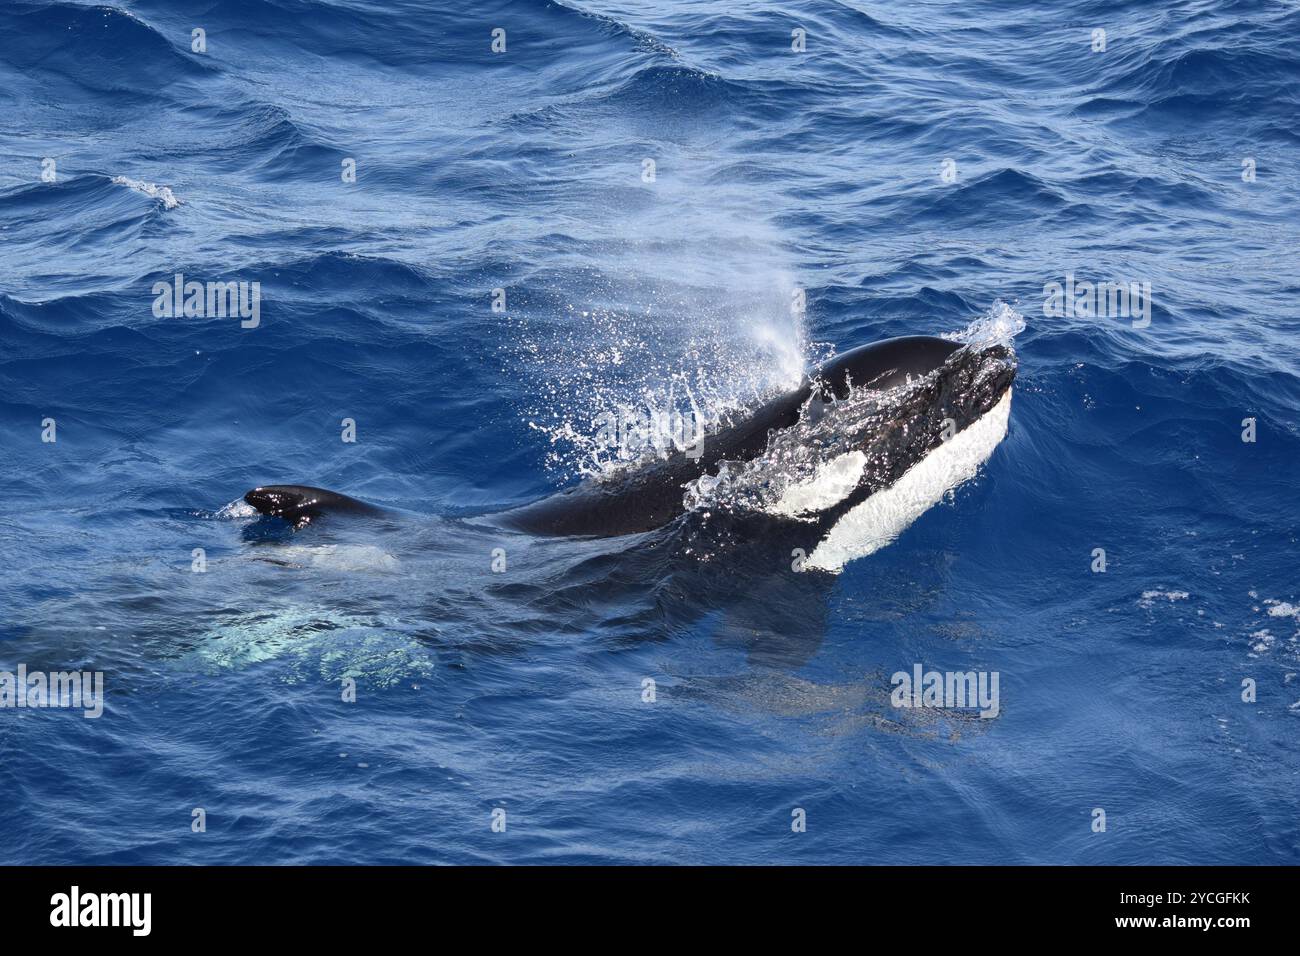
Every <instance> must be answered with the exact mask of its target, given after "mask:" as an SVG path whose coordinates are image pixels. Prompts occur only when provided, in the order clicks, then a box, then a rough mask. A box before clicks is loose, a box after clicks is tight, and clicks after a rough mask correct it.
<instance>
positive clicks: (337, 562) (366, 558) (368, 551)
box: [269, 544, 401, 571]
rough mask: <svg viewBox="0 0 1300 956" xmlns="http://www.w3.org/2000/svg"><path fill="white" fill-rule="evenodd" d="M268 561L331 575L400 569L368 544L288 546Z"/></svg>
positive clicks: (379, 549)
mask: <svg viewBox="0 0 1300 956" xmlns="http://www.w3.org/2000/svg"><path fill="white" fill-rule="evenodd" d="M269 560H273V561H276V562H277V563H282V564H291V565H294V566H296V567H312V568H324V569H326V570H329V571H396V570H398V569H399V568H400V567H401V563H400V562H399V561H398V560H397V558H395V557H393V555H391V554H389V553H388V552H387V551H385V550H384V549H383V548H377V547H375V546H374V545H368V544H321V545H315V546H312V547H307V546H300V545H287V546H285V547H280V548H276V549H274V552H273V554H271V555H270V556H269Z"/></svg>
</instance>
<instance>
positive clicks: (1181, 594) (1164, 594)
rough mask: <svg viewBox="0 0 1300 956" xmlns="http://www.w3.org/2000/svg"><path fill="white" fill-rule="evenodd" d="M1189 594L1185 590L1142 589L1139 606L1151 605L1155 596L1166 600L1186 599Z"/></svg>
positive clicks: (1154, 600)
mask: <svg viewBox="0 0 1300 956" xmlns="http://www.w3.org/2000/svg"><path fill="white" fill-rule="evenodd" d="M1189 597H1191V595H1190V594H1188V593H1187V592H1186V591H1143V592H1142V597H1141V599H1140V600H1139V601H1138V605H1139V606H1140V607H1151V606H1152V605H1153V604H1154V603H1155V602H1156V599H1157V598H1164V599H1165V600H1167V601H1170V602H1173V601H1186V600H1187V599H1188V598H1189Z"/></svg>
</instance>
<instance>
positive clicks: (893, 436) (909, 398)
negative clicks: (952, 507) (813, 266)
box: [244, 335, 1016, 537]
mask: <svg viewBox="0 0 1300 956" xmlns="http://www.w3.org/2000/svg"><path fill="white" fill-rule="evenodd" d="M1015 371H1016V365H1015V358H1014V353H1012V352H1011V351H1010V349H1008V348H1006V347H1004V346H1001V345H993V346H989V347H986V348H983V349H976V348H975V347H974V346H963V345H961V344H960V343H957V342H952V341H949V340H947V339H941V338H934V337H931V336H919V335H918V336H904V337H901V338H893V339H886V340H884V341H881V342H875V343H872V344H869V345H863V346H860V347H858V348H855V349H852V350H850V351H847V352H844V353H842V354H840V355H838V356H836V357H834V358H832V359H830V360H829V361H827V362H826V363H824V364H823V365H821V366H820V367H819V368H817V369H816V370H815V371H814V372H813V373H812V374H811V375H809V376H806V377H805V378H804V380H803V381H802V383H801V384H800V385H799V386H798V387H797V388H795V389H793V390H791V391H790V392H787V393H785V394H783V395H780V396H778V397H776V398H774V399H772V400H771V401H768V402H767V403H765V404H763V405H762V406H760V407H759V408H757V409H756V410H755V411H754V412H752V413H751V414H750V415H748V416H747V417H745V418H744V419H742V420H741V421H739V422H737V423H735V424H732V425H729V426H728V427H725V428H722V429H720V430H717V431H716V432H714V433H712V434H706V436H705V437H704V440H703V445H702V448H701V449H700V450H699V454H698V455H696V456H694V457H692V456H691V455H688V454H686V453H685V452H684V451H681V450H678V451H675V452H674V453H673V454H670V455H668V456H667V457H666V458H657V459H654V460H651V461H649V462H648V463H646V464H643V465H641V466H639V467H636V468H632V469H625V470H623V471H621V472H619V473H617V474H616V475H614V476H611V477H609V478H603V479H600V480H596V479H589V480H587V481H584V482H582V483H581V484H579V485H576V486H575V487H573V488H570V489H567V490H565V491H562V492H559V493H558V494H555V495H552V496H551V497H549V498H545V499H543V500H541V501H538V502H535V503H533V504H530V505H525V506H523V507H520V508H515V509H513V510H510V511H506V512H502V513H500V514H498V515H496V516H494V517H493V519H492V520H493V521H494V522H495V523H496V524H498V525H500V526H503V527H506V528H510V529H514V530H518V531H524V532H529V533H532V534H539V535H569V536H594V537H614V536H618V535H627V534H636V533H639V532H646V531H652V530H654V529H656V528H660V527H663V526H664V525H666V524H668V523H669V522H671V521H672V520H673V519H674V518H676V517H678V516H679V515H681V514H682V513H683V512H684V511H685V510H686V507H687V506H686V503H685V492H686V487H687V485H688V484H689V483H691V482H693V481H696V480H697V479H701V478H704V477H706V476H716V475H717V474H718V472H719V470H720V469H721V468H722V467H723V466H724V463H726V462H749V461H752V460H753V459H755V458H757V457H758V456H760V455H762V454H763V453H764V452H765V451H766V450H767V449H768V447H769V442H770V441H771V440H772V438H773V436H774V435H775V434H776V433H780V432H784V431H785V430H787V429H790V428H793V427H795V426H796V425H798V424H799V423H800V422H801V421H802V422H810V421H816V420H818V419H819V418H820V417H821V416H823V415H825V414H826V412H827V410H828V409H829V408H831V407H833V406H834V403H835V402H837V401H840V400H844V399H847V398H848V397H849V395H850V393H851V392H852V393H853V394H863V393H864V392H868V393H878V394H879V396H880V397H881V400H882V405H881V408H880V409H878V410H877V412H876V414H874V415H872V416H869V418H868V420H867V421H865V422H861V423H857V424H856V425H854V426H853V427H856V428H857V429H858V431H855V432H853V434H851V435H849V436H848V438H849V439H850V442H849V444H850V445H851V447H852V448H853V449H854V450H855V451H854V452H853V453H851V455H850V456H849V457H852V458H853V461H851V462H850V463H849V464H850V465H851V466H852V468H854V469H856V474H853V473H850V475H849V482H848V484H847V486H846V487H844V488H843V493H842V494H838V495H836V496H835V497H834V499H833V500H829V501H822V502H820V504H819V505H818V506H817V507H816V509H815V510H816V512H817V514H816V515H815V520H813V521H812V522H811V523H812V524H813V525H814V526H815V530H816V532H817V534H818V535H819V537H820V535H821V534H822V533H823V532H824V530H825V529H826V528H830V527H832V526H833V525H834V523H835V522H836V521H837V520H838V519H839V518H840V517H842V516H844V515H846V514H848V513H849V512H851V511H852V510H853V509H854V508H855V507H857V506H859V505H861V504H863V503H864V502H866V501H867V500H868V499H870V498H871V497H872V496H873V495H875V494H876V493H877V492H880V491H882V490H884V489H887V488H889V487H890V486H893V485H894V484H895V483H897V482H899V480H900V479H901V478H902V477H903V476H904V475H905V474H907V473H908V472H909V470H911V469H912V468H913V466H914V465H916V464H918V463H919V462H921V461H922V460H923V459H925V458H926V457H927V456H929V455H930V454H931V453H932V452H935V451H937V450H938V449H939V448H940V447H941V446H942V445H943V444H944V443H945V442H947V441H949V440H950V439H952V438H953V437H955V436H956V435H958V434H960V433H962V432H964V431H965V430H966V429H967V428H968V427H969V426H970V425H971V424H973V423H975V422H977V421H979V420H980V419H981V418H983V417H984V416H985V415H987V414H988V413H989V412H990V411H991V410H993V409H994V408H995V407H997V406H999V404H1000V403H1002V402H1003V400H1004V398H1005V397H1006V396H1007V394H1008V393H1009V390H1010V388H1011V383H1012V380H1013V379H1014V377H1015ZM1000 437H1001V435H1000V433H999V434H998V435H997V438H1000ZM990 450H991V449H990ZM985 454H987V452H985ZM244 500H245V501H246V502H247V503H248V504H249V505H251V506H252V507H253V508H254V509H256V510H257V511H258V512H260V513H262V514H265V515H273V516H277V517H280V518H284V519H285V520H287V521H289V522H291V523H293V524H294V525H296V526H299V527H301V526H302V525H305V524H307V523H309V522H311V521H312V520H314V519H315V518H317V517H319V516H321V515H322V514H326V513H331V512H341V513H360V514H365V513H380V511H381V509H379V508H376V507H375V506H373V505H369V504H366V503H365V502H362V501H358V500H357V499H355V498H350V497H348V496H346V495H342V494H338V493H336V492H331V491H326V490H324V489H321V488H313V487H309V486H305V485H268V486H264V487H258V488H254V489H253V490H252V491H249V492H248V493H247V494H246V495H245V496H244Z"/></svg>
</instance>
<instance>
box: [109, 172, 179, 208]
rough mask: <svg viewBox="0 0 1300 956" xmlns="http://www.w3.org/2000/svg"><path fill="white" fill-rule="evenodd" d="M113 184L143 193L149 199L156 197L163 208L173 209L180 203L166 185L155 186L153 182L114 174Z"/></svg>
mask: <svg viewBox="0 0 1300 956" xmlns="http://www.w3.org/2000/svg"><path fill="white" fill-rule="evenodd" d="M113 184H114V185H116V186H126V187H127V188H128V189H134V190H135V191H136V192H138V193H143V194H144V195H146V196H148V197H149V198H150V199H157V200H158V201H159V202H161V203H162V204H163V208H164V209H175V208H176V207H177V206H179V205H180V204H181V201H180V200H179V199H177V198H176V194H175V193H174V192H172V191H171V188H170V187H168V186H155V185H154V184H153V183H146V182H144V181H143V180H139V179H130V178H129V177H126V176H114V177H113Z"/></svg>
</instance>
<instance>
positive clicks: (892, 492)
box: [805, 389, 1011, 574]
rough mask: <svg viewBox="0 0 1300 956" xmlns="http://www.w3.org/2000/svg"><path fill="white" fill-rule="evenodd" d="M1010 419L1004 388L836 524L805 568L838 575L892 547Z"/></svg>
mask: <svg viewBox="0 0 1300 956" xmlns="http://www.w3.org/2000/svg"><path fill="white" fill-rule="evenodd" d="M1010 416H1011V390H1010V389H1008V390H1007V393H1006V394H1005V395H1003V396H1002V398H1001V399H1000V400H999V401H998V403H997V404H996V405H994V406H993V408H991V409H989V411H987V412H986V413H985V414H983V415H981V416H980V417H979V418H978V419H976V420H975V421H974V422H972V423H971V424H970V425H968V426H967V427H966V428H964V429H962V430H961V431H960V432H958V433H957V434H956V435H954V436H953V437H952V438H950V439H949V440H948V441H946V442H944V443H943V444H941V445H940V446H939V447H938V448H936V449H934V450H933V451H932V452H930V454H928V455H926V456H925V457H924V458H922V459H921V460H920V461H918V462H917V463H916V464H915V465H913V466H912V467H911V468H909V469H908V470H907V473H906V474H904V475H903V477H902V478H900V479H898V481H896V482H894V483H893V484H892V485H890V486H889V487H888V488H883V489H881V490H880V491H878V492H876V493H875V494H874V495H872V496H871V497H870V498H868V499H867V500H866V501H864V502H862V503H861V504H860V505H858V506H857V507H855V508H854V509H853V510H852V511H850V512H849V513H848V514H846V515H845V516H844V517H843V518H841V519H840V520H839V521H837V522H836V523H835V526H834V527H833V528H831V530H830V531H829V532H828V533H827V535H826V537H825V538H823V539H822V541H821V543H820V544H819V545H817V547H816V549H814V551H813V553H812V555H811V557H809V559H808V561H807V563H806V564H805V567H812V568H818V569H819V570H822V571H830V572H831V573H832V574H838V573H839V572H840V571H841V570H843V568H844V565H845V564H846V563H847V562H849V561H852V560H853V559H854V558H862V557H866V556H867V555H869V554H874V553H875V552H876V551H879V550H880V549H881V548H883V547H885V546H887V545H889V544H890V543H892V542H893V540H894V539H895V538H897V537H898V536H899V535H900V534H902V533H903V532H904V531H905V530H907V528H908V527H909V526H910V525H911V524H912V522H914V521H915V520H916V519H917V518H919V517H921V515H923V514H924V513H925V512H926V511H928V510H929V509H930V508H931V507H933V506H934V505H936V504H938V503H939V502H940V501H942V500H943V496H944V495H945V494H947V493H948V492H949V491H950V490H952V489H953V488H956V487H957V486H958V485H959V484H961V483H962V482H963V481H967V480H969V479H971V478H974V477H975V475H976V474H977V473H978V472H979V467H980V465H982V464H984V462H985V461H987V460H988V457H989V456H990V455H991V454H993V449H995V448H996V447H997V446H998V443H999V442H1000V441H1002V439H1003V438H1004V437H1006V434H1007V422H1008V420H1009V418H1010Z"/></svg>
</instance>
